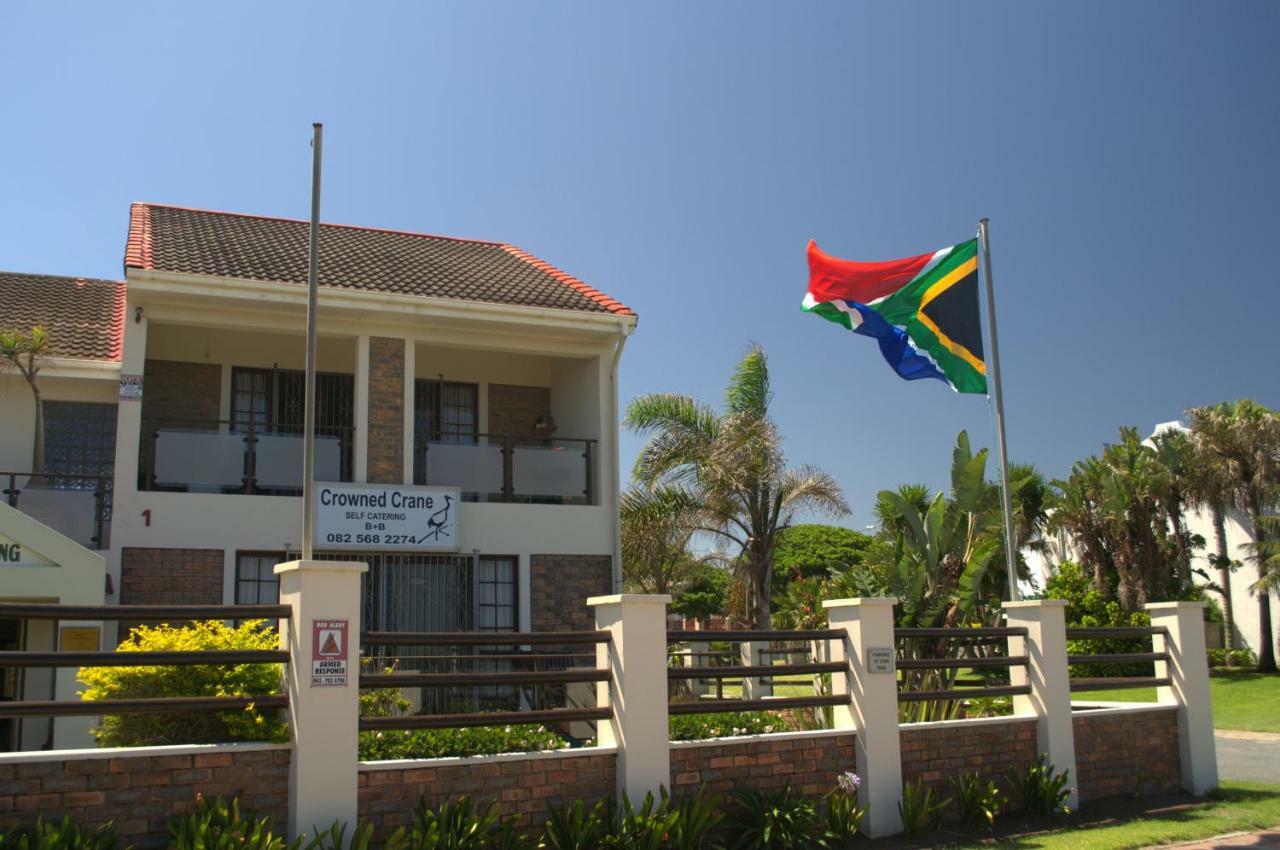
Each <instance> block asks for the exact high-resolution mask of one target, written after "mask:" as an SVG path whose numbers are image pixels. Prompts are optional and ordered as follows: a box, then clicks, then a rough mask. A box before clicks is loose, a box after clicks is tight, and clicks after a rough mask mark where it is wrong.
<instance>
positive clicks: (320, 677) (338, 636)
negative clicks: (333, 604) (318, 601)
mask: <svg viewBox="0 0 1280 850" xmlns="http://www.w3.org/2000/svg"><path fill="white" fill-rule="evenodd" d="M347 637H348V630H347V621H346V620H312V621H311V687H313V688H329V687H346V684H347V657H348V652H347V648H348V646H349V642H348V640H347Z"/></svg>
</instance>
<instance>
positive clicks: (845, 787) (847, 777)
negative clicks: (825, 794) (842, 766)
mask: <svg viewBox="0 0 1280 850" xmlns="http://www.w3.org/2000/svg"><path fill="white" fill-rule="evenodd" d="M836 784H837V785H838V786H840V790H841V791H843V792H844V793H846V794H849V795H853V794H857V793H858V788H859V787H860V786H861V785H862V778H861V777H859V776H858V774H856V773H854V772H853V771H852V770H847V771H845V772H844V773H842V774H840V775H839V776H837V777H836Z"/></svg>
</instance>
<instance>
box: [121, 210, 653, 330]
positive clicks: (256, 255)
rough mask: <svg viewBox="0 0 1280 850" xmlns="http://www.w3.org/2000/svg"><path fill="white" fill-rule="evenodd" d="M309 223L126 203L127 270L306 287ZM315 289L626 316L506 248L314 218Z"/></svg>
mask: <svg viewBox="0 0 1280 850" xmlns="http://www.w3.org/2000/svg"><path fill="white" fill-rule="evenodd" d="M307 241H308V223H307V222H305V221H298V220H295V219H284V218H267V217H264V216H255V215H245V214H242V213H228V212H215V211H212V210H195V209H188V208H185V207H174V206H165V205H159V204H141V203H139V204H134V205H133V208H132V210H131V213H130V222H129V238H128V242H127V243H126V246H125V267H126V268H138V269H155V270H158V271H165V272H175V273H180V274H195V275H205V276H210V277H229V278H247V279H251V280H266V281H279V282H285V283H306V281H307V256H308V251H307ZM320 285H321V286H327V287H335V288H339V289H358V290H372V291H377V292H390V293H397V294H403V295H418V296H423V297H431V298H450V299H459V300H467V301H484V302H489V303H495V304H512V305H518V306H527V307H545V308H550V309H559V310H578V311H583V312H592V313H616V314H618V315H623V316H634V315H635V313H634V312H633V311H632V310H631V309H630V308H628V307H626V306H625V305H623V304H622V303H621V302H619V301H617V300H615V299H613V298H610V297H608V296H607V295H605V294H603V293H602V292H600V291H599V290H596V289H594V288H592V287H590V286H588V285H587V284H585V283H583V282H582V281H580V280H578V279H577V278H575V277H573V276H572V275H569V274H567V273H565V272H563V271H561V270H560V269H558V268H556V267H555V266H552V265H551V264H550V263H547V262H544V261H542V260H540V259H538V258H537V257H535V256H533V255H532V254H529V253H528V252H527V251H522V250H520V249H519V248H516V247H514V246H512V245H504V244H501V243H498V242H482V241H478V240H471V239H457V238H453V237H447V236H432V235H429V234H422V233H407V232H404V231H397V230H381V229H377V228H371V227H351V226H347V225H336V224H322V225H321V235H320Z"/></svg>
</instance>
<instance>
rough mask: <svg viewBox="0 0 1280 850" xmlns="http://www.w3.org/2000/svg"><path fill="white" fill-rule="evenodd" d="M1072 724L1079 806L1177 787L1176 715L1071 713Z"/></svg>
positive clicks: (1162, 711) (1179, 767)
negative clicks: (1090, 802)
mask: <svg viewBox="0 0 1280 850" xmlns="http://www.w3.org/2000/svg"><path fill="white" fill-rule="evenodd" d="M1072 725H1073V727H1074V732H1075V738H1076V772H1077V773H1078V774H1079V775H1078V780H1079V789H1080V800H1081V802H1088V801H1089V800H1098V799H1101V798H1103V797H1114V796H1117V795H1120V794H1125V795H1128V794H1162V793H1166V792H1172V791H1177V790H1179V789H1180V788H1181V787H1182V761H1181V757H1180V755H1179V751H1178V712H1177V711H1176V710H1174V709H1172V708H1167V709H1152V710H1150V711H1125V712H1124V713H1122V714H1099V713H1096V712H1093V711H1077V712H1076V713H1075V715H1074V716H1073V717H1072Z"/></svg>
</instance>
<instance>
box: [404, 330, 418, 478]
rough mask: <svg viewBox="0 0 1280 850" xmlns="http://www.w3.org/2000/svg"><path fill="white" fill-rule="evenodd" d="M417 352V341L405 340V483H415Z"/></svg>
mask: <svg viewBox="0 0 1280 850" xmlns="http://www.w3.org/2000/svg"><path fill="white" fill-rule="evenodd" d="M417 365H418V364H417V353H416V351H415V341H414V340H412V339H409V338H408V337H406V338H405V341H404V465H403V466H404V473H403V475H404V477H403V478H402V479H401V480H403V481H404V483H405V484H412V483H413V453H414V445H413V395H414V380H415V378H416V377H417Z"/></svg>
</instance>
